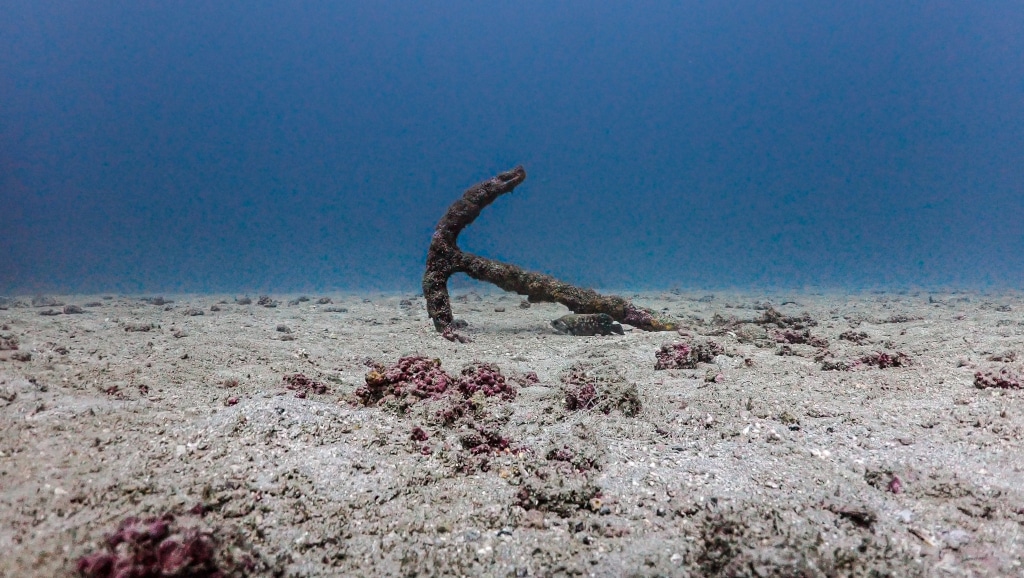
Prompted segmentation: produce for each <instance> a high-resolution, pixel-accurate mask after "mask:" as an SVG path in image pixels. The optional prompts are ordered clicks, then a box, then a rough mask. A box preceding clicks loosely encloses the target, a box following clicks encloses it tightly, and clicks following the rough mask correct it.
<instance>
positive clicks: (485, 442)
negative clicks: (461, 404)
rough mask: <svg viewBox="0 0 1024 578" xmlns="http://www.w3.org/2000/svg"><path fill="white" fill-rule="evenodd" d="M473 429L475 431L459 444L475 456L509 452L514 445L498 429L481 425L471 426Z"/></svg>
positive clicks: (466, 435)
mask: <svg viewBox="0 0 1024 578" xmlns="http://www.w3.org/2000/svg"><path fill="white" fill-rule="evenodd" d="M471 428H472V430H473V431H472V432H470V433H467V434H465V435H463V436H462V437H461V438H460V439H459V443H460V444H462V447H463V448H465V449H467V450H469V453H471V454H473V455H479V454H491V453H495V452H500V451H503V450H507V449H509V446H510V445H511V443H512V442H511V440H509V439H508V438H507V437H505V436H503V435H501V432H500V431H498V430H496V429H493V428H490V427H487V426H484V425H480V424H471Z"/></svg>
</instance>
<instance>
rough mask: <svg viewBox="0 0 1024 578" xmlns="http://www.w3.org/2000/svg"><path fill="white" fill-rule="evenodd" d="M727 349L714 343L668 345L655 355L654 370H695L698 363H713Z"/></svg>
mask: <svg viewBox="0 0 1024 578" xmlns="http://www.w3.org/2000/svg"><path fill="white" fill-rule="evenodd" d="M723 353H725V348H724V347H722V346H721V345H720V344H718V343H715V342H714V341H705V342H702V343H696V344H694V345H690V344H689V343H685V342H682V341H680V342H677V343H668V344H665V345H662V346H661V349H659V350H658V352H657V353H655V354H654V357H655V358H656V359H657V362H656V363H655V364H654V369H694V368H696V367H697V364H698V363H702V362H703V363H711V362H712V361H714V359H715V356H718V355H722V354H723Z"/></svg>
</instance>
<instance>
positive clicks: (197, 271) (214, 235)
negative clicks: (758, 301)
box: [0, 0, 1024, 293]
mask: <svg viewBox="0 0 1024 578" xmlns="http://www.w3.org/2000/svg"><path fill="white" fill-rule="evenodd" d="M0 14H2V17H0V293H34V292H58V291H59V292H101V291H120V292H129V293H135V292H157V291H168V292H173V291H187V292H205V291H239V292H241V291H310V290H397V291H418V290H419V282H420V276H421V275H422V272H423V261H424V258H425V255H426V250H427V246H428V244H429V240H430V234H431V231H432V229H433V226H434V225H435V224H436V222H437V220H438V219H439V218H440V217H441V215H442V214H443V212H444V210H445V208H446V207H447V206H448V205H449V204H450V203H451V202H452V201H454V200H455V199H457V198H458V197H459V195H461V193H462V192H463V190H465V189H466V188H467V187H468V186H470V185H472V184H474V183H475V182H478V181H480V180H483V179H485V178H488V177H490V176H492V175H494V174H496V173H498V172H500V171H503V170H507V169H509V168H511V167H513V166H515V165H517V164H523V165H524V166H525V167H526V170H527V173H528V175H529V176H528V178H527V180H526V182H525V183H524V184H523V185H521V186H520V187H519V188H518V189H517V190H516V191H515V192H514V193H513V194H512V195H509V196H506V197H503V198H501V199H499V200H498V201H497V202H496V203H495V204H494V205H492V206H491V207H489V208H488V209H487V210H486V211H484V213H483V215H482V216H481V217H480V219H479V220H478V221H477V222H476V223H475V224H474V225H473V226H471V227H470V228H469V229H467V230H466V231H465V232H464V233H463V235H462V237H461V240H460V243H461V246H462V247H463V249H465V250H467V251H471V252H474V253H478V254H481V255H486V256H489V257H492V258H497V259H501V260H505V261H508V262H512V263H515V264H518V265H520V266H523V267H526V268H529V269H533V270H538V271H543V272H545V273H549V274H552V275H555V276H557V277H559V278H561V279H564V280H566V281H570V282H574V283H579V284H582V285H589V286H596V287H628V288H637V289H645V288H666V287H683V288H708V289H711V288H717V287H773V288H807V287H823V288H828V287H834V288H863V287H872V288H878V287H881V288H893V287H901V288H902V287H908V286H909V287H932V286H941V287H1009V288H1021V287H1022V284H1024V259H1022V258H1021V255H1022V253H1024V33H1022V31H1024V5H1022V4H1021V3H1020V2H1019V1H1011V0H991V1H986V2H971V1H966V0H964V1H957V0H949V1H943V0H937V1H936V0H927V1H925V0H918V1H913V0H912V1H903V2H892V1H890V0H864V1H859V2H822V1H820V0H794V1H792V2H763V1H756V2H755V1H749V0H740V1H732V2H724V1H696V0H680V1H667V0H666V1H640V2H603V1H594V0H588V1H564V2H550V1H549V2H538V1H520V2H491V1H480V0H475V1H473V2H468V1H462V0H450V1H447V2H411V1H392V0H380V1H374V2H365V1H361V2H348V1H336V2H294V1H292V2H273V1H268V2H242V1H218V2H206V1H204V2H199V1H182V2H160V1H153V0H141V1H133V2H123V1H119V2H113V1H106V0H95V1H91V2H80V1H48V0H0ZM460 283H461V282H460Z"/></svg>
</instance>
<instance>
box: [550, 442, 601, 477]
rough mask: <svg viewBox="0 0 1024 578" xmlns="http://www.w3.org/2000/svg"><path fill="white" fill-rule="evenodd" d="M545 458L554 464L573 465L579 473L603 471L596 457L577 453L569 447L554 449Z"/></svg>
mask: <svg viewBox="0 0 1024 578" xmlns="http://www.w3.org/2000/svg"><path fill="white" fill-rule="evenodd" d="M544 458H545V459H547V460H549V461H553V462H565V463H567V464H569V465H571V466H572V467H573V469H575V470H576V471H577V472H587V471H590V470H599V469H601V464H600V462H598V460H597V458H596V457H594V456H590V455H587V454H585V453H584V452H580V451H576V450H574V449H572V448H570V447H569V446H567V445H563V446H562V447H558V448H552V449H551V450H549V451H548V453H547V454H546V455H545V456H544Z"/></svg>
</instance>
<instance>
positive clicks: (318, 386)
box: [281, 373, 327, 399]
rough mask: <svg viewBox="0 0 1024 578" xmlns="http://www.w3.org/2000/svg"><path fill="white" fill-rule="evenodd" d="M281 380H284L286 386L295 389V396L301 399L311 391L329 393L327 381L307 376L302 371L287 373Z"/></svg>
mask: <svg viewBox="0 0 1024 578" xmlns="http://www.w3.org/2000/svg"><path fill="white" fill-rule="evenodd" d="M281 380H282V381H284V383H285V388H286V389H290V390H292V391H294V392H295V397H297V398H299V399H303V398H305V397H306V396H307V395H309V394H310V393H318V394H324V393H327V385H326V384H325V383H322V382H319V381H316V380H315V379H311V378H309V377H306V376H305V375H303V374H301V373H293V374H291V375H285V376H284V377H282V378H281Z"/></svg>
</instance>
